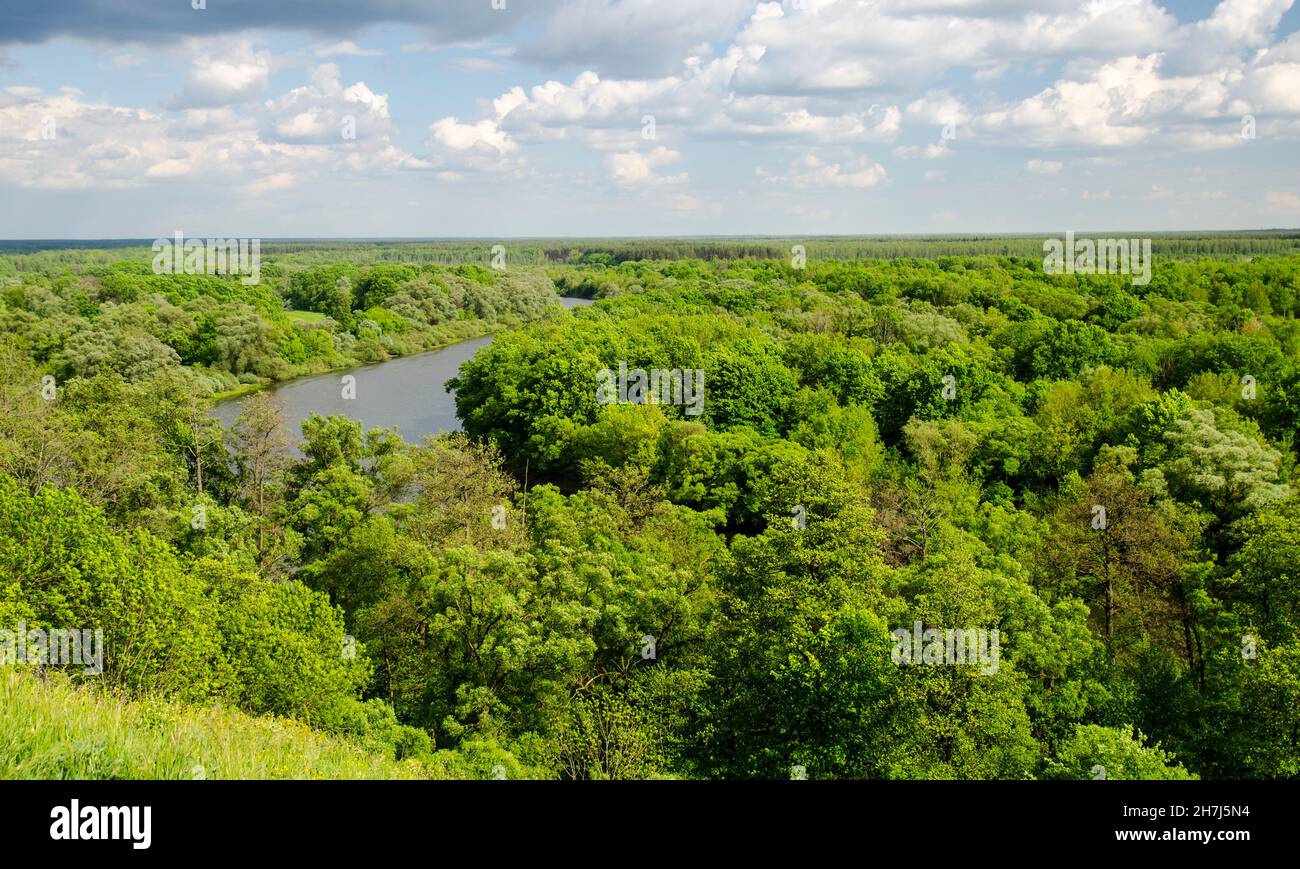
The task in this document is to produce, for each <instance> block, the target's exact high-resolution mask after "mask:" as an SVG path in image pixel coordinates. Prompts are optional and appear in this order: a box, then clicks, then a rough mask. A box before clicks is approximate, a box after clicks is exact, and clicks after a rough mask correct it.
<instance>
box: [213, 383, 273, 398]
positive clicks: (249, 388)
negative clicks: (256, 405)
mask: <svg viewBox="0 0 1300 869" xmlns="http://www.w3.org/2000/svg"><path fill="white" fill-rule="evenodd" d="M265 388H266V384H264V383H242V384H240V385H239V386H236V387H235V388H234V389H224V390H222V391H221V392H216V393H213V395H212V400H213V401H225V400H226V399H227V398H238V397H239V396H241V395H248V394H249V393H250V392H257V391H258V390H259V389H265Z"/></svg>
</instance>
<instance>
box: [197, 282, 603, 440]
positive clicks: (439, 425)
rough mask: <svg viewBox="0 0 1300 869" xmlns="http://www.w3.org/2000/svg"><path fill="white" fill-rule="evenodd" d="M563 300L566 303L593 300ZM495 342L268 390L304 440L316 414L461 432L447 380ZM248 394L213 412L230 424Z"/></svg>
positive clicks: (413, 432)
mask: <svg viewBox="0 0 1300 869" xmlns="http://www.w3.org/2000/svg"><path fill="white" fill-rule="evenodd" d="M561 301H562V302H563V304H564V306H565V307H566V308H574V307H578V306H580V305H589V304H591V301H590V300H589V299H569V298H566V299H562V300H561ZM490 343H492V336H491V335H488V336H485V337H482V338H473V339H471V340H469V341H462V342H460V343H459V344H452V345H451V346H448V347H443V348H442V349H440V350H430V351H429V352H427V353H418V354H416V355H414V356H403V357H401V358H398V359H391V360H389V361H388V362H380V363H378V364H376V365H364V366H362V367H360V368H353V369H350V370H348V371H335V372H332V373H330V374H320V375H316V376H313V377H300V378H298V379H297V380H290V381H287V382H285V383H281V384H279V385H277V386H273V387H269V389H270V391H271V392H272V393H273V394H274V395H275V397H276V398H278V399H279V400H280V402H281V404H282V405H283V408H284V410H283V413H284V422H285V425H286V428H287V429H288V431H289V432H290V433H291V435H292V437H293V439H294V440H299V439H301V428H300V427H299V424H300V423H301V422H302V421H303V420H304V419H306V418H307V417H309V416H311V415H312V414H313V413H315V414H319V415H321V416H328V415H330V414H341V415H344V416H349V417H351V418H353V419H356V420H360V422H361V424H362V426H363V427H365V428H391V427H392V426H397V432H398V434H400V435H401V436H402V437H403V438H404V439H405V440H406V441H407V442H408V443H415V442H417V441H420V440H423V439H424V438H425V436H426V435H431V434H437V433H439V432H445V431H460V420H458V419H457V418H456V401H455V399H454V397H453V396H452V394H451V393H449V392H448V391H447V389H446V386H445V384H446V382H447V381H448V380H450V379H451V378H453V377H455V376H456V374H457V372H458V371H460V366H461V365H462V364H463V363H465V362H466V361H468V360H469V359H470V358H472V357H473V356H474V354H475V353H477V352H478V351H479V349H480V348H482V347H486V346H487V345H488V344H490ZM344 374H351V375H352V376H353V377H355V378H356V398H353V399H344V398H343V386H342V383H341V378H342V377H343V375H344ZM246 398H247V396H241V397H239V398H230V399H227V400H225V401H222V402H218V403H217V405H216V408H215V410H214V411H213V414H214V415H215V416H216V418H217V419H219V420H220V421H221V424H222V425H223V426H225V427H226V428H229V427H230V426H231V425H233V424H234V422H235V419H236V418H237V417H238V416H239V411H240V406H241V405H242V404H243V402H244V401H245V400H246Z"/></svg>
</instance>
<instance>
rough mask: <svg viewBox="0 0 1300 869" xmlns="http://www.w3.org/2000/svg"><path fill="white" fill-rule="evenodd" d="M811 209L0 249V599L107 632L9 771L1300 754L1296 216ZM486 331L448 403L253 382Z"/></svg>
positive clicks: (1086, 774)
mask: <svg viewBox="0 0 1300 869" xmlns="http://www.w3.org/2000/svg"><path fill="white" fill-rule="evenodd" d="M787 241H788V240H735V241H717V242H710V241H709V240H705V239H695V240H690V239H687V240H676V241H673V240H666V241H661V240H645V241H636V240H629V241H626V242H608V243H599V244H596V243H592V244H587V243H584V242H580V241H575V240H562V241H556V242H550V241H546V240H537V241H523V242H520V243H519V245H518V248H519V250H518V251H516V250H515V247H513V246H512V247H511V250H510V256H509V258H508V259H507V260H506V263H505V267H504V268H494V267H493V266H492V264H491V262H490V256H489V253H488V247H489V245H487V244H484V245H481V246H480V245H477V244H471V243H455V244H452V243H448V244H446V245H442V246H439V245H438V244H433V243H429V244H424V245H415V246H407V245H399V244H388V245H380V244H376V245H362V244H357V245H351V244H338V245H323V244H317V245H312V244H309V243H306V242H304V243H302V244H289V243H286V244H284V245H271V244H268V245H265V246H264V247H263V252H264V255H265V262H264V263H263V265H262V268H261V280H260V282H259V283H258V284H256V285H251V286H250V285H245V284H242V283H240V281H239V280H238V279H232V278H228V277H222V276H217V275H184V274H176V275H158V274H154V273H153V272H152V271H151V270H150V267H149V254H148V251H147V248H141V249H138V250H137V249H135V248H130V247H120V248H112V249H82V248H66V249H60V250H45V251H31V250H23V251H16V252H12V253H5V254H0V334H3V336H4V341H3V347H2V348H0V627H6V628H11V629H12V628H14V627H16V626H19V625H23V626H25V627H26V628H28V629H32V628H39V629H43V630H56V629H66V628H77V629H93V630H102V632H103V637H104V647H103V651H104V659H103V668H102V672H100V673H84V672H82V670H81V669H80V668H70V667H58V666H54V665H52V664H51V665H37V666H33V665H32V664H31V663H30V662H29V663H22V662H18V661H14V660H13V655H12V654H10V655H9V660H7V661H5V660H4V654H3V653H4V652H5V647H4V645H3V644H2V643H0V661H3V663H0V680H3V681H2V683H0V697H2V698H3V701H4V702H3V703H0V777H5V778H15V777H18V778H22V777H37V778H63V777H89V778H132V777H142V778H153V777H157V778H178V777H179V778H190V777H194V776H196V775H198V773H196V772H195V770H201V774H202V777H208V778H226V777H276V778H313V777H331V778H332V777H402V778H459V779H470V778H508V779H524V778H528V779H584V780H592V779H595V780H605V779H628V778H633V779H647V778H668V779H753V778H758V779H790V778H808V779H1096V778H1110V779H1189V778H1202V779H1236V778H1245V779H1292V778H1296V777H1297V776H1300V568H1298V567H1297V565H1300V492H1298V491H1297V485H1298V484H1297V480H1296V463H1297V458H1298V457H1300V442H1298V441H1297V438H1296V430H1297V419H1298V415H1300V320H1297V315H1298V314H1300V253H1297V252H1296V250H1295V244H1296V241H1295V238H1294V237H1284V236H1282V235H1277V234H1271V235H1270V234H1257V235H1255V236H1248V235H1245V234H1240V235H1235V234H1228V235H1224V236H1220V237H1211V238H1184V237H1180V236H1170V237H1166V238H1157V239H1156V240H1155V243H1154V251H1155V256H1154V268H1153V270H1152V276H1151V280H1150V282H1149V283H1147V284H1145V285H1140V286H1139V285H1135V284H1134V283H1133V282H1132V281H1130V280H1129V278H1128V276H1125V275H1107V274H1101V275H1083V274H1045V273H1044V269H1043V262H1042V258H1041V253H1040V252H1037V251H1041V244H1042V240H1041V239H1036V240H1026V239H997V238H994V239H983V240H981V239H948V240H942V239H938V240H935V239H931V240H918V239H910V240H909V239H892V240H891V239H874V240H859V241H852V240H845V239H829V240H820V241H819V240H808V241H806V242H803V243H802V244H803V245H804V246H805V251H806V255H807V256H806V261H804V260H803V259H802V258H798V257H795V258H792V257H791V255H790V247H791V244H799V242H797V240H796V241H793V242H789V243H787ZM989 245H997V246H998V247H997V248H994V249H990V247H989ZM516 253H519V254H520V255H518V256H516V255H515V254H516ZM561 296H570V297H574V296H577V297H583V298H588V299H595V300H596V301H595V303H594V304H592V305H590V306H588V307H583V308H580V309H575V310H565V309H564V308H562V307H561V306H560V305H559V304H558V301H559V297H561ZM487 334H494V335H495V337H494V339H493V341H492V342H491V344H489V345H488V346H486V347H485V348H483V349H482V350H480V351H479V352H478V354H477V355H476V356H475V357H474V358H473V359H472V360H471V361H470V362H468V363H466V364H465V365H464V366H463V367H462V368H461V370H460V373H459V375H458V376H457V377H456V378H455V379H454V380H453V381H452V382H451V383H450V384H449V385H448V386H449V388H451V389H454V391H455V404H456V408H457V415H458V416H459V418H460V420H461V424H462V427H463V431H460V432H448V433H445V434H443V435H440V436H437V437H431V438H428V439H426V440H424V441H422V442H419V443H408V442H406V441H404V440H403V438H402V437H401V436H400V435H398V434H397V433H396V432H395V431H394V430H392V429H385V428H378V427H377V428H364V427H363V426H362V425H361V424H360V423H358V422H357V421H355V420H353V419H351V418H349V417H346V416H327V417H322V416H312V417H310V418H308V419H306V420H305V421H304V422H303V423H302V425H301V430H300V431H296V430H291V427H290V426H289V425H288V424H287V422H286V420H285V419H284V416H283V409H282V408H281V407H279V406H278V404H277V401H276V399H275V398H274V397H273V395H272V394H271V393H270V392H269V391H262V390H261V388H262V387H264V386H267V385H269V384H273V383H276V382H280V381H286V380H289V379H292V378H294V377H298V376H301V375H305V374H321V373H327V372H337V371H343V370H346V369H347V368H349V367H352V366H355V365H358V364H364V363H373V362H380V361H383V360H387V359H391V358H395V357H400V356H405V355H409V354H413V353H418V352H421V351H424V350H429V349H432V348H435V347H441V346H445V345H447V344H450V343H452V342H455V341H458V340H463V339H466V338H470V337H475V336H480V335H487ZM620 366H623V370H628V371H646V372H650V371H654V372H679V373H680V372H698V373H699V376H700V378H701V381H702V387H703V395H702V401H700V402H699V403H698V404H697V405H696V406H691V405H690V404H688V403H686V402H677V401H673V400H653V398H652V397H650V396H649V395H648V394H647V393H645V392H641V391H638V390H635V389H623V390H620V394H619V396H618V399H619V400H614V401H610V400H604V399H608V398H609V396H608V395H606V396H603V397H602V396H598V386H600V384H601V382H602V379H601V377H602V375H601V372H609V371H611V370H612V371H615V372H618V371H619V370H620ZM241 392H243V393H247V394H248V395H249V396H250V397H249V398H248V399H247V400H246V403H245V404H244V411H243V413H242V414H241V416H240V417H239V419H238V421H237V422H236V423H235V424H234V425H232V426H230V427H228V428H223V427H222V426H221V425H220V424H218V423H217V422H216V421H215V420H214V419H213V418H212V416H211V413H212V406H213V402H214V401H215V400H217V399H220V398H222V397H226V396H231V395H235V394H238V393H241ZM668 395H669V393H668V391H667V387H665V390H664V392H663V393H662V394H661V395H660V397H661V398H662V397H664V396H668ZM291 442H297V443H299V444H300V446H299V448H298V449H297V450H293V449H290V448H289V444H290V443H291ZM914 630H915V631H916V634H917V637H918V638H920V637H924V638H925V639H924V641H921V640H920V639H918V643H917V645H916V651H917V654H916V655H915V656H910V655H907V656H903V658H901V659H900V653H899V647H900V646H903V645H909V646H910V644H911V642H912V641H911V639H910V637H911V636H912V632H913V631H914ZM954 631H957V632H966V633H967V634H969V635H971V636H974V635H975V634H976V633H977V632H978V634H979V636H980V638H981V640H982V641H991V642H992V643H993V645H994V648H992V649H991V651H992V652H993V654H994V655H995V658H994V659H993V660H992V661H990V660H989V659H988V658H987V657H986V656H984V655H983V654H981V657H980V660H978V661H975V660H970V659H964V660H957V661H953V660H950V659H951V658H952V656H953V652H954V642H953V639H952V637H953V632H954ZM931 632H933V633H931ZM932 636H934V637H939V638H940V639H938V640H935V641H934V642H931V637H932ZM903 637H907V638H909V639H902V638H903ZM944 638H946V647H945V639H944ZM956 645H957V651H960V647H961V639H960V638H958V640H957V643H956ZM932 653H933V654H932ZM958 657H959V658H960V655H959V656H958ZM114 710H117V711H116V712H115V711H114ZM53 720H57V721H59V722H61V724H60V727H59V728H55V730H57V731H58V733H55V734H47V735H46V736H44V737H42V738H40V739H29V738H26V737H25V735H24V734H26V733H30V732H32V730H33V728H34V726H35V724H34V723H39V722H49V721H53ZM59 734H61V735H59ZM267 746H272V747H273V750H272V749H271V748H268V747H267ZM268 752H269V753H268Z"/></svg>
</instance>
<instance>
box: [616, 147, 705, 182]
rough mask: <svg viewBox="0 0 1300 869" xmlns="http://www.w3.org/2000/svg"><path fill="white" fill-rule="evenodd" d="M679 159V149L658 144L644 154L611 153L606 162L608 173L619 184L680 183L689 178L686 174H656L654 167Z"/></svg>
mask: <svg viewBox="0 0 1300 869" xmlns="http://www.w3.org/2000/svg"><path fill="white" fill-rule="evenodd" d="M681 159H682V155H681V152H680V151H674V150H672V149H671V148H665V147H664V146H663V145H659V146H657V147H655V148H653V149H652V150H650V151H648V152H646V153H644V154H642V153H640V152H637V151H623V152H620V153H617V154H611V155H609V157H608V158H606V162H607V164H608V166H609V171H610V174H611V175H613V176H614V180H615V181H618V182H619V183H620V184H632V185H636V184H680V183H682V182H685V181H688V180H689V178H688V176H687V175H685V174H681V175H672V176H662V175H656V174H655V169H657V168H658V167H660V166H666V165H669V164H672V163H677V162H679V161H680V160H681Z"/></svg>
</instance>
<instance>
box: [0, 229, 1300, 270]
mask: <svg viewBox="0 0 1300 869" xmlns="http://www.w3.org/2000/svg"><path fill="white" fill-rule="evenodd" d="M1062 235H1063V233H1043V234H1034V235H989V234H986V235H893V236H887V235H880V236H804V237H800V236H785V237H780V236H747V237H740V236H731V237H727V236H712V237H697V238H628V239H609V238H606V239H598V238H597V239H574V238H568V239H514V240H510V239H504V240H501V241H495V240H492V239H473V240H470V239H454V240H395V239H373V240H356V241H351V240H313V239H287V240H268V239H263V241H262V247H261V249H262V257H263V259H264V260H265V261H267V262H277V263H283V264H286V265H304V266H310V265H319V264H324V263H332V262H337V261H339V260H340V259H347V260H348V261H349V262H352V263H354V264H357V265H368V264H374V263H381V262H404V263H413V264H434V265H447V266H454V265H461V264H465V263H479V264H484V265H486V264H488V263H490V262H491V259H492V248H493V247H494V246H495V245H497V244H500V245H502V246H503V247H504V248H505V250H506V262H507V265H517V266H542V265H596V266H599V265H617V264H618V263H623V262H636V261H641V260H677V259H699V260H739V259H754V260H771V259H787V258H789V257H790V256H791V249H792V248H793V247H794V246H795V245H802V246H803V248H804V252H805V254H806V256H807V257H808V258H809V259H838V260H853V259H901V258H917V259H932V258H935V257H944V256H980V255H991V256H1022V257H1041V256H1042V255H1043V240H1044V239H1045V238H1048V237H1053V236H1055V237H1061V236H1062ZM1077 235H1078V236H1079V237H1081V238H1082V237H1091V238H1110V237H1115V238H1125V237H1127V238H1139V237H1140V238H1147V237H1150V238H1151V239H1152V250H1153V252H1154V254H1155V255H1156V256H1162V257H1169V258H1174V259H1196V258H1199V257H1251V256H1259V255H1277V254H1285V253H1290V252H1296V251H1300V230H1295V229H1278V230H1256V231H1250V232H1176V233H1159V234H1150V233H1144V232H1141V231H1125V232H1120V231H1113V230H1107V231H1104V232H1101V231H1098V232H1083V231H1080V232H1078V233H1077ZM197 237H198V236H196V238H197ZM150 244H151V242H150V241H148V240H140V239H126V240H118V241H78V240H48V241H32V240H27V241H24V240H19V241H0V274H13V273H15V272H27V271H44V270H47V269H50V268H52V267H53V268H56V269H57V268H58V267H59V266H65V267H67V268H69V269H71V270H73V271H74V272H75V271H77V270H78V268H84V267H86V266H87V265H92V264H93V265H108V264H111V263H114V262H119V261H122V260H138V261H146V260H150V259H152V256H153V254H152V252H151V251H150V249H149V245H150Z"/></svg>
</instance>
